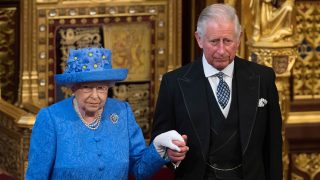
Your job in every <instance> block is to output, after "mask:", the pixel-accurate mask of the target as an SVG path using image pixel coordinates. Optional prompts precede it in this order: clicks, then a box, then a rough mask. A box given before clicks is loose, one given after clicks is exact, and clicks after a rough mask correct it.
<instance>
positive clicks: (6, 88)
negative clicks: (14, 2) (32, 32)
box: [0, 7, 19, 103]
mask: <svg viewBox="0 0 320 180" xmlns="http://www.w3.org/2000/svg"><path fill="white" fill-rule="evenodd" d="M17 17H18V12H17V8H16V7H1V8H0V80H1V81H0V82H1V83H0V88H1V90H2V91H1V92H2V94H1V95H2V98H3V99H5V100H6V101H8V102H11V103H15V102H16V100H17V97H18V85H17V84H18V83H17V80H18V77H19V70H18V67H19V66H18V65H19V63H18V61H17V60H18V59H17V56H18V55H17V52H16V48H17V47H18V44H17V35H18V33H17V32H16V30H17V23H19V22H17V19H18V18H17Z"/></svg>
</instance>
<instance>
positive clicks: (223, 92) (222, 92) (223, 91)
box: [216, 72, 230, 109]
mask: <svg viewBox="0 0 320 180" xmlns="http://www.w3.org/2000/svg"><path fill="white" fill-rule="evenodd" d="M223 75H224V74H223V72H219V73H217V74H216V76H217V77H218V78H219V84H218V87H217V98H218V102H219V104H220V105H221V107H222V109H224V108H225V107H226V106H227V104H228V101H229V98H230V89H229V86H228V84H227V83H226V82H225V81H224V80H223Z"/></svg>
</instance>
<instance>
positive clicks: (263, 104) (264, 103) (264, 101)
mask: <svg viewBox="0 0 320 180" xmlns="http://www.w3.org/2000/svg"><path fill="white" fill-rule="evenodd" d="M267 103H268V101H267V100H266V99H264V98H260V99H259V103H258V107H264V106H265V105H266V104H267Z"/></svg>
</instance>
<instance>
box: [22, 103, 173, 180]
mask: <svg viewBox="0 0 320 180" xmlns="http://www.w3.org/2000/svg"><path fill="white" fill-rule="evenodd" d="M72 100H73V97H71V98H68V99H65V100H63V101H61V102H58V103H56V104H54V105H51V106H49V107H48V108H44V109H41V110H40V111H39V113H38V115H37V119H36V122H35V124H34V126H33V129H32V135H31V144H30V151H29V159H28V161H29V162H28V169H27V174H26V179H27V180H31V179H59V180H62V179H68V180H72V179H77V180H79V179H114V180H121V179H128V174H129V173H132V174H134V176H135V177H136V179H146V178H148V177H150V176H151V175H152V174H153V173H155V172H156V171H157V170H158V169H160V168H161V167H162V166H163V165H164V164H165V163H167V161H165V160H163V159H162V158H161V157H160V156H159V154H158V153H157V151H156V150H155V147H154V146H153V143H152V144H151V145H150V146H149V147H147V146H146V144H145V140H144V138H143V134H142V131H141V129H140V127H139V126H138V124H137V123H136V121H135V118H134V115H133V113H132V110H131V108H130V106H129V105H128V103H125V102H121V101H118V100H115V99H111V98H108V100H107V102H106V105H105V107H104V111H103V114H102V119H101V124H100V126H99V128H98V129H97V130H90V129H89V128H87V127H86V126H85V125H84V124H83V123H82V121H81V120H80V119H79V117H78V115H77V113H76V111H75V110H74V108H73V105H72ZM111 114H116V115H118V117H119V118H118V121H117V122H112V121H111V118H110V116H111Z"/></svg>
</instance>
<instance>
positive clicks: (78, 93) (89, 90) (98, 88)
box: [72, 82, 110, 116]
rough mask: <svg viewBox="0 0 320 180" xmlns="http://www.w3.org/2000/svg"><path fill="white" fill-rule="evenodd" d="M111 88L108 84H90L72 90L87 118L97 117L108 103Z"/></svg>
mask: <svg viewBox="0 0 320 180" xmlns="http://www.w3.org/2000/svg"><path fill="white" fill-rule="evenodd" d="M109 87H110V83H108V82H88V83H81V84H76V85H75V86H73V88H72V90H73V93H74V96H75V98H76V100H77V102H78V106H79V110H80V111H82V112H83V113H85V115H86V116H95V115H96V113H97V112H98V111H99V110H102V109H103V107H104V105H105V103H106V101H107V97H108V89H109Z"/></svg>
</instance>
